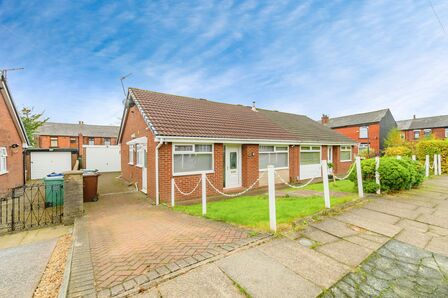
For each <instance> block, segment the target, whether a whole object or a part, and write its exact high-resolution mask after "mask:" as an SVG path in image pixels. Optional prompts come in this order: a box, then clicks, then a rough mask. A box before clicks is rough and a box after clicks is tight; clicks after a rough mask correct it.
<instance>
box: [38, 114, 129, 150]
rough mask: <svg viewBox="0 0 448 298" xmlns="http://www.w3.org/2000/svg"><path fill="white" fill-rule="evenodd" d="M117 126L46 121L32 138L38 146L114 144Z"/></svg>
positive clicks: (79, 148) (115, 142)
mask: <svg viewBox="0 0 448 298" xmlns="http://www.w3.org/2000/svg"><path fill="white" fill-rule="evenodd" d="M119 129H120V127H119V126H108V125H90V124H85V123H84V122H83V121H79V123H78V124H72V123H56V122H46V123H45V124H44V125H42V126H41V127H40V128H39V129H38V131H37V132H36V134H35V135H34V138H35V140H36V144H37V147H38V148H41V149H48V148H62V149H69V148H77V149H78V150H79V151H80V152H82V146H83V145H116V144H117V136H118V131H119Z"/></svg>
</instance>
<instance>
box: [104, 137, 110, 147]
mask: <svg viewBox="0 0 448 298" xmlns="http://www.w3.org/2000/svg"><path fill="white" fill-rule="evenodd" d="M104 145H106V146H109V145H110V138H104Z"/></svg>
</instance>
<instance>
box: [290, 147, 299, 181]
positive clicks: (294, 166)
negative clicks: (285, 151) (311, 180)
mask: <svg viewBox="0 0 448 298" xmlns="http://www.w3.org/2000/svg"><path fill="white" fill-rule="evenodd" d="M299 163H300V146H289V180H290V181H291V182H297V177H299V176H300V166H299Z"/></svg>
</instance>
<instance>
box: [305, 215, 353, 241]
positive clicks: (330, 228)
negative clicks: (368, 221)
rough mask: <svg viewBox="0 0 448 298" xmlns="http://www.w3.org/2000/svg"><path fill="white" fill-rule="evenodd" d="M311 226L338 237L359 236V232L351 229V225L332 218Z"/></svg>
mask: <svg viewBox="0 0 448 298" xmlns="http://www.w3.org/2000/svg"><path fill="white" fill-rule="evenodd" d="M311 226H312V227H315V228H317V229H319V230H322V231H324V232H326V233H328V234H331V235H334V236H337V237H347V236H351V235H356V234H358V231H356V230H354V229H353V228H351V227H350V225H347V224H345V223H343V222H340V221H337V220H334V219H332V218H326V219H325V220H324V221H321V222H317V223H312V224H311Z"/></svg>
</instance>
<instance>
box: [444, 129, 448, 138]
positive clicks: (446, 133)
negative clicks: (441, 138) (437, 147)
mask: <svg viewBox="0 0 448 298" xmlns="http://www.w3.org/2000/svg"><path fill="white" fill-rule="evenodd" d="M445 138H448V128H445Z"/></svg>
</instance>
